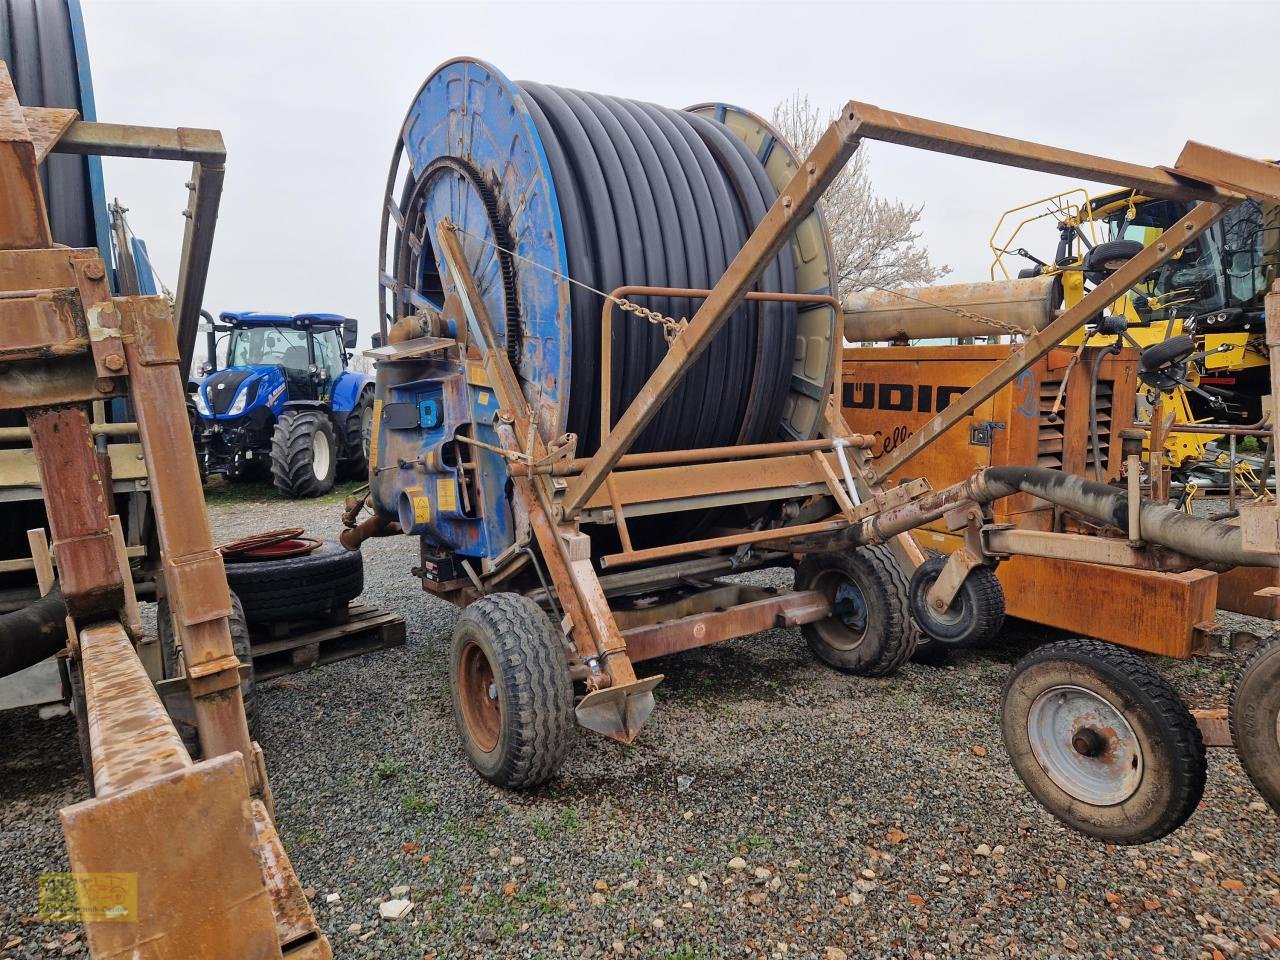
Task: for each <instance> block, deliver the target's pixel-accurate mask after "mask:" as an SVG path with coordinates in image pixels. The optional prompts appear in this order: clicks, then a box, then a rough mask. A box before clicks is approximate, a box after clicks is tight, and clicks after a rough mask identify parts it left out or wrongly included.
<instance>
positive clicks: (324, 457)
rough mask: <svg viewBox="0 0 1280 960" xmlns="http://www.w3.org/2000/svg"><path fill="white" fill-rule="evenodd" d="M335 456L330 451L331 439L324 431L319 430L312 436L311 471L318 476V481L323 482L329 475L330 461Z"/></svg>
mask: <svg viewBox="0 0 1280 960" xmlns="http://www.w3.org/2000/svg"><path fill="white" fill-rule="evenodd" d="M332 456H333V451H332V450H330V449H329V437H328V435H327V434H325V432H324V431H323V430H317V431H316V432H315V433H313V434H312V435H311V470H312V472H313V473H315V475H316V479H317V480H323V479H324V478H325V477H327V476H328V475H329V461H330V459H331V458H332Z"/></svg>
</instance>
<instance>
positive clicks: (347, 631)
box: [249, 603, 405, 680]
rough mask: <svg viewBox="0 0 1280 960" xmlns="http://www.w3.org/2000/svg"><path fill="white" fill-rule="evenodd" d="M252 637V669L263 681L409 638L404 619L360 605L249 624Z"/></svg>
mask: <svg viewBox="0 0 1280 960" xmlns="http://www.w3.org/2000/svg"><path fill="white" fill-rule="evenodd" d="M249 636H250V650H251V651H252V653H253V673H254V676H255V677H256V678H257V679H259V680H269V679H271V678H272V677H279V676H283V675H284V674H287V673H297V672H298V671H300V670H308V669H310V668H311V667H316V666H321V665H323V664H326V663H334V662H336V661H338V660H345V659H347V658H348V657H358V656H360V655H361V654H363V653H372V652H373V651H374V650H384V649H386V648H387V647H398V646H402V645H403V644H404V642H405V632H404V618H403V617H401V616H399V615H398V614H394V613H385V612H383V611H381V610H378V609H377V608H375V607H367V606H365V605H364V604H358V603H357V604H352V605H351V606H349V607H347V609H346V610H344V611H341V612H340V613H338V614H336V615H334V616H330V617H326V618H323V619H315V620H289V621H282V622H280V623H272V624H260V625H250V628H249Z"/></svg>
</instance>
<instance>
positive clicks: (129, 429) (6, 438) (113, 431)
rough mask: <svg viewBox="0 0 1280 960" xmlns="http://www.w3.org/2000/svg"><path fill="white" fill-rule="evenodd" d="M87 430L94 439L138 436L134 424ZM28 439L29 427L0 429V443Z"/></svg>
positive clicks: (100, 426)
mask: <svg viewBox="0 0 1280 960" xmlns="http://www.w3.org/2000/svg"><path fill="white" fill-rule="evenodd" d="M89 429H90V430H91V431H92V433H93V435H94V436H95V437H136V436H137V435H138V425H137V424H136V423H94V424H91V425H90V427H89ZM30 439H31V428H30V427H0V442H4V443H10V442H14V441H18V442H21V441H29V440H30Z"/></svg>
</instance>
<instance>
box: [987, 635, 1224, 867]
mask: <svg viewBox="0 0 1280 960" xmlns="http://www.w3.org/2000/svg"><path fill="white" fill-rule="evenodd" d="M1001 727H1002V730H1003V734H1004V745H1005V749H1006V750H1007V751H1008V753H1009V759H1010V761H1011V762H1012V763H1013V769H1014V770H1015V771H1016V772H1017V774H1018V776H1019V777H1020V778H1021V779H1022V782H1023V783H1024V784H1025V785H1026V787H1027V789H1028V790H1030V791H1031V793H1032V795H1033V796H1034V797H1035V798H1036V799H1037V800H1038V801H1040V803H1041V804H1042V805H1043V806H1044V807H1045V808H1046V809H1047V810H1048V811H1049V812H1050V813H1052V814H1053V815H1054V816H1055V817H1057V818H1058V819H1059V820H1061V821H1062V822H1063V823H1065V824H1066V825H1067V826H1069V827H1071V828H1072V829H1074V830H1078V831H1080V832H1081V833H1084V834H1087V835H1088V836H1091V837H1094V838H1096V839H1098V840H1102V841H1104V842H1107V843H1117V844H1138V843H1149V842H1151V841H1152V840H1158V839H1160V838H1161V837H1163V836H1166V835H1168V834H1169V833H1171V832H1173V831H1174V830H1176V829H1177V828H1178V827H1180V826H1181V825H1182V824H1183V823H1185V822H1186V820H1187V818H1188V817H1190V816H1191V814H1192V813H1193V812H1194V811H1195V809H1196V805H1197V804H1199V802H1200V797H1201V796H1202V794H1203V793H1204V784H1205V771H1206V761H1205V751H1204V741H1203V739H1202V738H1201V736H1200V728H1199V727H1198V726H1196V721H1195V718H1194V717H1192V716H1191V712H1190V711H1189V710H1188V709H1187V708H1186V706H1185V705H1184V704H1183V702H1182V701H1181V700H1180V699H1179V698H1178V695H1177V693H1176V692H1174V690H1173V688H1172V687H1171V686H1170V685H1169V683H1168V681H1167V680H1165V679H1164V677H1162V676H1161V675H1160V674H1159V673H1157V672H1156V671H1155V670H1153V669H1152V668H1151V667H1150V666H1148V665H1147V664H1146V663H1144V662H1143V661H1142V660H1141V659H1140V658H1139V657H1137V656H1135V655H1134V654H1133V653H1130V652H1129V651H1128V650H1124V649H1122V648H1120V647H1117V646H1115V645H1114V644H1110V643H1103V642H1102V641H1100V640H1065V641H1062V642H1060V643H1050V644H1046V645H1045V646H1043V647H1040V648H1039V649H1037V650H1035V651H1033V652H1032V653H1030V654H1028V655H1027V656H1025V657H1023V658H1022V660H1021V661H1019V662H1018V664H1017V665H1016V666H1015V667H1014V668H1013V672H1012V673H1010V674H1009V679H1008V681H1007V682H1006V683H1005V687H1004V694H1003V697H1002V703H1001Z"/></svg>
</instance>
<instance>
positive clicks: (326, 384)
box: [209, 313, 356, 400]
mask: <svg viewBox="0 0 1280 960" xmlns="http://www.w3.org/2000/svg"><path fill="white" fill-rule="evenodd" d="M219 319H221V320H222V321H223V323H224V324H226V325H224V326H222V327H221V328H219V327H217V326H214V327H213V328H211V330H210V334H211V335H214V336H216V333H217V332H218V331H219V329H221V330H223V331H227V332H229V333H230V339H229V340H228V343H227V367H228V368H257V367H265V366H279V367H281V368H282V369H283V372H284V377H285V381H286V383H287V388H288V393H289V399H291V400H325V399H327V398H328V397H329V395H330V393H331V392H332V390H333V385H334V384H335V383H336V382H337V381H338V378H339V377H341V376H342V373H343V371H344V370H345V369H346V351H347V350H348V349H352V348H354V347H355V332H356V328H355V321H354V320H348V319H347V318H345V317H341V316H338V315H337V314H331V313H319V314H300V315H298V316H296V317H285V316H273V315H270V314H260V313H238V314H237V313H223V314H222V315H221V316H220V318H219ZM348 330H349V331H350V334H349V336H348V334H347V331H348ZM347 341H349V343H348V342H347ZM209 355H210V357H211V358H212V357H215V356H216V350H215V349H213V348H211V349H210V351H209Z"/></svg>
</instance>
